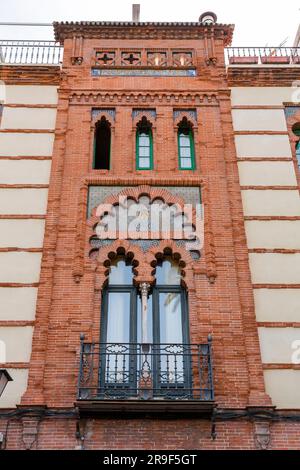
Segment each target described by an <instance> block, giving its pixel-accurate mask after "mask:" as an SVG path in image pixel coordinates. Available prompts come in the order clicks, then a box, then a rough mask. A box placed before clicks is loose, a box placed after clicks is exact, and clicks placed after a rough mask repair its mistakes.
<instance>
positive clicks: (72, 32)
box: [0, 25, 300, 450]
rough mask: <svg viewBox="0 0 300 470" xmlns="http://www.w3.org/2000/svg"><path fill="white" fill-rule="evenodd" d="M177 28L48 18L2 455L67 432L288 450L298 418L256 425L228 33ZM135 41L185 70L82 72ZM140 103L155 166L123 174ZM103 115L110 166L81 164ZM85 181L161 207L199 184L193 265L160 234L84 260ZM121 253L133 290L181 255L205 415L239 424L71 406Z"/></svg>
mask: <svg viewBox="0 0 300 470" xmlns="http://www.w3.org/2000/svg"><path fill="white" fill-rule="evenodd" d="M188 30H189V32H187V29H186V28H185V27H181V26H180V25H179V26H176V28H175V31H174V27H173V26H169V27H168V26H165V27H161V26H152V27H151V28H150V33H146V31H145V32H144V30H143V28H142V27H141V28H138V27H136V29H135V28H132V27H130V26H113V25H112V26H106V27H105V28H104V27H101V26H94V27H92V26H90V27H87V26H84V25H82V26H76V25H74V26H72V27H71V26H70V27H67V26H64V25H56V33H57V35H58V37H59V39H61V40H62V41H63V42H64V50H65V52H64V62H63V67H62V71H61V72H60V77H61V83H60V87H59V101H58V113H57V121H56V129H55V143H54V152H53V161H52V170H51V179H50V186H49V197H48V209H47V216H46V231H45V240H44V249H43V258H42V268H41V277H40V282H39V292H38V303H37V311H36V320H35V323H34V325H35V329H34V338H33V347H32V355H31V361H30V368H29V382H28V388H27V391H26V393H25V395H24V396H23V398H22V403H21V407H19V411H18V412H19V415H18V416H17V417H16V418H15V419H11V420H10V421H9V423H8V424H7V422H6V420H1V421H0V426H1V427H0V431H3V432H5V430H7V441H6V448H8V449H20V448H33V449H74V448H80V445H81V444H80V439H78V434H77V437H76V431H78V429H80V430H81V432H82V435H83V436H84V447H85V448H86V449H124V448H126V449H170V450H172V449H241V448H243V449H257V448H272V449H283V448H290V449H291V448H297V447H299V444H298V441H299V437H298V439H297V435H299V433H300V426H299V424H296V423H288V424H287V423H286V422H285V421H284V420H282V421H280V422H277V421H276V422H274V423H272V422H271V421H269V420H268V419H267V418H268V413H272V412H273V407H272V402H271V399H270V397H269V396H268V395H267V394H266V391H265V386H264V377H263V366H262V361H261V355H260V347H259V340H258V331H257V324H256V318H255V311H254V299H253V288H252V283H251V275H250V269H249V260H248V248H247V243H246V235H245V228H244V220H243V208H242V201H241V190H240V183H239V175H238V168H237V156H236V149H235V143H234V132H233V126H232V116H231V99H230V89H229V85H228V81H227V76H226V69H225V64H224V46H226V45H227V44H228V42H229V41H230V37H231V34H232V28H231V27H230V26H224V25H218V26H217V28H216V30H215V31H214V32H213V30H211V29H210V28H208V30H207V28H204V27H203V26H199V25H198V26H195V25H194V26H190V27H189V28H188ZM100 33H101V34H100ZM139 34H140V39H138V38H139V36H138V35H139ZM148 36H149V38H148ZM98 37H99V39H98ZM76 38H77V39H76ZM78 38H81V39H78ZM82 38H83V39H82ZM120 38H121V39H120ZM140 48H144V49H147V50H153V51H155V50H162V51H164V50H168V51H169V50H176V48H177V49H180V48H182V49H184V50H187V51H192V56H193V61H194V62H193V65H194V67H195V69H194V70H195V71H196V76H186V77H177V76H156V77H153V76H151V75H147V76H143V77H135V76H119V75H118V74H117V73H116V74H115V75H114V76H112V77H106V76H100V77H99V76H92V75H91V67H92V66H93V64H95V59H94V57H95V56H94V54H95V51H97V50H99V51H105V50H107V51H111V50H113V51H114V50H116V51H117V54H119V51H120V50H125V51H127V52H129V51H130V50H134V51H136V50H137V49H138V50H139V49H140ZM144 49H143V51H142V54H144ZM116 67H117V66H116ZM120 67H121V65H120V66H119V68H120ZM149 69H151V70H154V68H153V67H152V68H151V67H149ZM171 69H172V67H171ZM112 70H114V69H112ZM129 70H131V69H130V68H129ZM172 70H173V69H172ZM57 73H58V72H57ZM43 74H44V72H43ZM44 80H46V79H44ZM49 80H51V76H49ZM231 80H233V78H232V77H231ZM139 109H141V110H142V112H143V115H144V114H145V110H155V118H154V117H153V115H152V114H151V113H150V112H148V118H149V119H152V122H153V136H154V169H153V170H150V171H140V170H138V171H137V170H136V169H135V126H136V121H137V120H138V117H135V118H134V117H133V110H139ZM191 109H192V110H194V111H195V118H194V129H195V133H194V136H195V155H196V170H195V171H180V170H179V169H178V159H177V153H178V151H177V134H176V125H177V124H178V122H179V121H178V119H180V118H181V117H182V116H185V115H188V112H189V110H191ZM95 110H99V114H98V116H97V115H96V113H95ZM112 111H113V116H112ZM93 113H94V115H93ZM174 113H177V120H176V119H174ZM103 115H104V116H105V117H106V118H107V119H108V120H110V123H111V126H112V151H111V169H110V170H109V171H108V170H107V171H106V170H104V171H102V170H92V159H93V135H94V128H95V123H96V122H97V119H98V118H99V116H103ZM90 186H93V187H95V186H101V187H103V188H112V187H115V186H116V187H118V188H120V192H122V191H123V192H124V191H125V192H126V191H127V193H128V194H131V195H133V196H134V195H135V197H136V198H137V197H138V196H139V194H147V195H148V196H149V198H150V199H153V198H155V197H164V198H165V200H166V202H168V203H171V202H173V201H175V202H176V201H177V200H178V198H179V196H178V197H176V196H174V194H172V193H171V192H168V190H167V187H172V188H174V187H176V186H178V187H181V188H182V187H183V188H184V187H186V188H199V189H200V190H201V198H202V202H203V204H204V207H205V244H204V250H203V253H202V257H201V259H200V260H193V259H192V257H191V256H190V255H189V253H188V252H186V251H185V250H184V248H179V247H178V246H177V245H176V244H175V243H174V242H168V241H163V242H160V244H159V245H158V246H154V247H152V248H151V249H150V250H149V251H148V252H147V253H146V254H145V253H142V252H141V250H140V249H138V247H136V246H134V245H133V244H131V243H130V241H118V240H117V241H114V242H113V243H112V244H111V245H110V246H109V247H107V248H101V249H100V250H99V252H98V253H97V256H96V257H92V258H90V256H89V254H90V250H91V246H90V237H91V235H92V234H93V226H94V225H95V223H97V216H96V215H95V211H94V213H92V215H91V217H89V218H87V216H86V214H87V209H88V204H89V195H88V191H89V187H90ZM162 188H165V189H162ZM114 193H115V194H114V195H112V196H110V197H108V198H107V199H106V201H108V202H113V201H114V198H116V193H118V191H117V190H116V191H114ZM172 198H173V200H172ZM92 212H93V211H92ZM120 250H121V251H120ZM122 250H123V251H122ZM129 251H130V252H132V253H133V259H134V260H136V262H137V264H138V268H137V269H136V271H137V272H136V275H135V281H136V283H137V284H139V283H142V282H150V283H152V282H153V267H155V262H156V260H157V256H158V255H159V256H162V255H163V254H164V253H166V252H168V253H171V255H172V256H174V254H177V259H178V257H179V259H180V260H181V261H182V262H183V265H182V266H183V272H184V276H185V277H184V280H185V285H186V288H187V290H188V295H189V321H190V325H189V327H190V336H191V342H192V343H203V342H206V339H207V337H208V335H209V334H212V336H213V359H214V387H215V402H216V405H217V409H218V410H219V411H220V412H221V411H222V412H224V413H225V412H233V415H235V414H236V413H245V417H244V418H243V419H239V420H233V421H230V420H228V421H225V418H222V417H221V415H220V416H219V417H216V416H215V417H214V419H215V420H216V436H215V439H214V440H213V439H212V435H211V433H212V422H211V420H210V419H207V418H205V419H202V418H200V417H199V418H195V419H187V418H184V417H182V418H181V417H178V418H177V419H172V420H170V419H169V418H168V416H167V415H166V416H165V415H164V414H161V415H160V416H156V417H147V418H145V419H141V418H135V419H128V418H127V417H126V416H124V418H122V417H119V418H118V419H116V418H115V417H111V419H108V418H107V417H103V418H101V417H99V416H98V417H91V418H88V419H85V418H84V419H83V418H82V419H81V417H80V413H79V414H78V410H77V408H76V406H75V405H74V403H75V402H76V390H77V380H78V369H79V346H80V342H79V338H80V334H81V333H84V334H85V337H86V339H87V340H88V341H99V334H100V328H101V325H100V311H101V291H102V289H103V286H104V285H105V282H106V278H107V267H108V265H109V264H108V263H109V253H111V252H112V253H119V252H122V253H125V254H126V253H128V252H129ZM28 408H30V409H31V410H32V411H31V413H32V414H30V413H28V412H27V411H26V410H27V409H28ZM21 413H22V417H20V416H21ZM51 413H52V414H51ZM59 413H61V417H60V416H58V414H59ZM68 413H70V416H69V417H68V418H67V417H66V416H65V415H66V414H68ZM251 413H252V415H251ZM235 416H236V415H235ZM251 416H252V417H251ZM262 418H264V419H265V420H266V423H265V421H263V420H262Z"/></svg>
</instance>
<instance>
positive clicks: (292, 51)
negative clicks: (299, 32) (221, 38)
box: [225, 47, 300, 65]
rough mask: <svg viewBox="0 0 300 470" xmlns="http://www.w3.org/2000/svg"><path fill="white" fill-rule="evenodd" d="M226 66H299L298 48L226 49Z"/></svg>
mask: <svg viewBox="0 0 300 470" xmlns="http://www.w3.org/2000/svg"><path fill="white" fill-rule="evenodd" d="M225 60H226V63H227V65H300V47H228V48H227V49H225Z"/></svg>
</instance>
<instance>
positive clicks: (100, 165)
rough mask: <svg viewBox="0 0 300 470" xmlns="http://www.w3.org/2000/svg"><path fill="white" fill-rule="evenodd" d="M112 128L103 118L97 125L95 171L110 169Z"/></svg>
mask: <svg viewBox="0 0 300 470" xmlns="http://www.w3.org/2000/svg"><path fill="white" fill-rule="evenodd" d="M110 151H111V126H110V123H109V122H108V121H107V120H106V119H105V118H104V117H102V118H101V120H100V121H98V122H97V124H96V129H95V140H94V162H93V168H94V170H109V169H110Z"/></svg>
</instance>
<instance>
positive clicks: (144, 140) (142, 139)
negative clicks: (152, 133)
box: [139, 134, 150, 147]
mask: <svg viewBox="0 0 300 470" xmlns="http://www.w3.org/2000/svg"><path fill="white" fill-rule="evenodd" d="M139 145H141V146H144V147H149V146H150V137H149V135H147V134H140V135H139Z"/></svg>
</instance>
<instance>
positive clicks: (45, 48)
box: [0, 40, 63, 66]
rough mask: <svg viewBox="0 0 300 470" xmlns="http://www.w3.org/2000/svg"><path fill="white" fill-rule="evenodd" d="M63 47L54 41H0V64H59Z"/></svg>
mask: <svg viewBox="0 0 300 470" xmlns="http://www.w3.org/2000/svg"><path fill="white" fill-rule="evenodd" d="M62 60H63V48H62V47H61V45H60V44H59V43H58V42H54V41H2V40H1V41H0V65H56V66H58V65H60V64H61V63H62Z"/></svg>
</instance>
